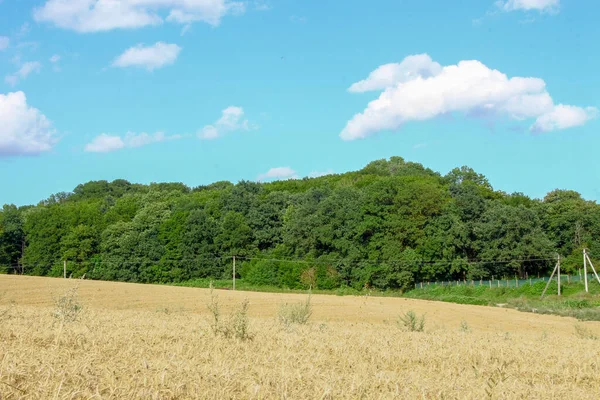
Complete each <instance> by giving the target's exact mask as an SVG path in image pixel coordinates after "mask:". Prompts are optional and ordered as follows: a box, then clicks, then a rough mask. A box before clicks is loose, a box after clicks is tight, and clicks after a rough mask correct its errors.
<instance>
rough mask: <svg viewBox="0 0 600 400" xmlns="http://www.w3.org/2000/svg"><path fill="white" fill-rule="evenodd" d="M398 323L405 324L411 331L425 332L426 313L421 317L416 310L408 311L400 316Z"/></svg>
mask: <svg viewBox="0 0 600 400" xmlns="http://www.w3.org/2000/svg"><path fill="white" fill-rule="evenodd" d="M398 324H399V325H401V326H404V328H405V329H407V330H408V331H409V332H423V330H424V329H425V315H421V318H419V317H418V316H417V314H416V313H415V312H414V311H408V312H406V313H405V314H404V315H401V316H400V319H399V321H398Z"/></svg>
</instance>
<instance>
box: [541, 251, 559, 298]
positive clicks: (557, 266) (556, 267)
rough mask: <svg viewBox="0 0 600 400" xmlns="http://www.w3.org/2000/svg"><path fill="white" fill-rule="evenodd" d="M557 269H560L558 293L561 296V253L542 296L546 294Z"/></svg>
mask: <svg viewBox="0 0 600 400" xmlns="http://www.w3.org/2000/svg"><path fill="white" fill-rule="evenodd" d="M556 271H558V295H559V296H560V254H559V255H558V260H557V262H556V265H555V266H554V270H553V271H552V275H550V278H548V283H546V287H545V288H544V291H543V292H542V295H541V297H540V298H543V297H544V295H545V294H546V290H548V286H550V282H552V278H554V274H555V273H556Z"/></svg>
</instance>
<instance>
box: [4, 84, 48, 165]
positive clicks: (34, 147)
mask: <svg viewBox="0 0 600 400" xmlns="http://www.w3.org/2000/svg"><path fill="white" fill-rule="evenodd" d="M57 141H58V139H57V138H56V131H55V130H54V129H53V127H52V124H51V122H50V121H49V120H48V119H47V118H46V116H44V115H43V114H42V113H41V112H40V111H39V110H38V109H36V108H33V107H31V106H29V105H28V104H27V98H26V97H25V94H24V93H23V92H13V93H8V94H6V95H4V94H0V157H2V156H18V155H36V154H40V153H43V152H46V151H49V150H51V149H52V147H53V146H54V145H55V144H56V142H57Z"/></svg>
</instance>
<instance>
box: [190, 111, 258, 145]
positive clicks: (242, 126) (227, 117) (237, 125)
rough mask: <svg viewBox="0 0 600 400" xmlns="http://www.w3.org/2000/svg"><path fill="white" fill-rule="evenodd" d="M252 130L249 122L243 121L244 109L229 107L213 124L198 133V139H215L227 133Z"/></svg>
mask: <svg viewBox="0 0 600 400" xmlns="http://www.w3.org/2000/svg"><path fill="white" fill-rule="evenodd" d="M251 128H252V126H251V124H250V122H248V120H247V119H244V109H243V108H242V107H236V106H229V107H227V108H226V109H224V110H223V111H222V112H221V118H219V119H218V120H217V121H216V122H215V123H214V124H211V125H206V126H205V127H204V128H202V129H200V131H199V132H198V137H199V138H200V139H217V138H219V137H221V136H223V135H225V134H226V133H228V132H234V131H239V130H243V131H247V130H250V129H251Z"/></svg>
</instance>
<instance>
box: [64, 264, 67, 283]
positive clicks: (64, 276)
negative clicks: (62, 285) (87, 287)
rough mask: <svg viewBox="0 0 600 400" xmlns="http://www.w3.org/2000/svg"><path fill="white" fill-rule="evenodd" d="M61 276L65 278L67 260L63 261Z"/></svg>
mask: <svg viewBox="0 0 600 400" xmlns="http://www.w3.org/2000/svg"><path fill="white" fill-rule="evenodd" d="M63 277H64V278H65V279H66V278H67V260H65V261H64V262H63Z"/></svg>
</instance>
